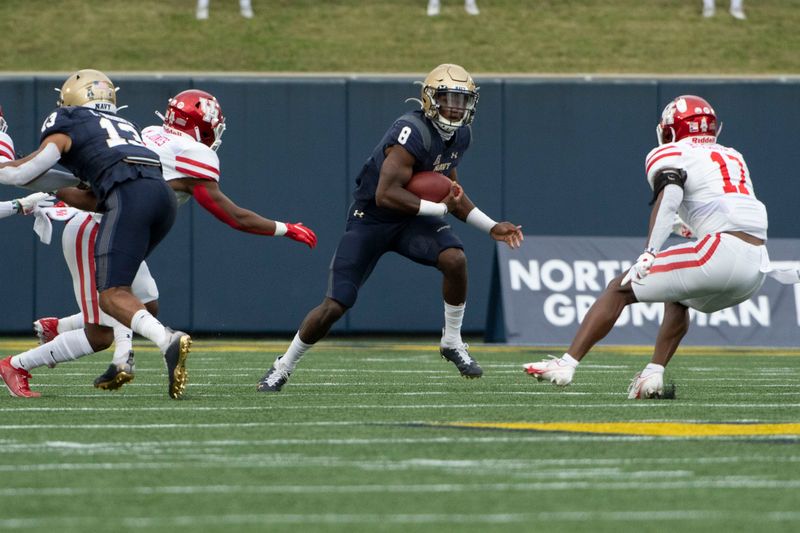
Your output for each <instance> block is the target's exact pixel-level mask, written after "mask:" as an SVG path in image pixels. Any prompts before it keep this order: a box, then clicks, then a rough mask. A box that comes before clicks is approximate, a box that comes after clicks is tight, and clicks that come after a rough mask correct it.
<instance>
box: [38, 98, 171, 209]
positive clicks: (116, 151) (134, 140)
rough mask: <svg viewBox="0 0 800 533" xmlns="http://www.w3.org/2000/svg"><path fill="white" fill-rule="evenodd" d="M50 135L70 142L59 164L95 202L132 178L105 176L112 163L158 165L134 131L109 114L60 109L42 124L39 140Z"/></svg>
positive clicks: (127, 174) (127, 175) (115, 174)
mask: <svg viewBox="0 0 800 533" xmlns="http://www.w3.org/2000/svg"><path fill="white" fill-rule="evenodd" d="M54 133H63V134H65V135H67V136H69V138H70V139H72V147H71V148H70V149H69V151H68V152H67V153H65V154H62V155H61V160H60V161H59V163H60V164H61V165H63V166H64V167H65V168H67V169H68V170H69V171H70V172H72V173H73V174H75V175H76V176H77V177H79V178H80V179H82V180H83V181H86V182H88V183H89V184H90V185H91V186H92V190H93V191H94V193H95V195H96V196H97V198H98V200H103V199H104V198H105V197H106V195H107V193H108V191H109V190H110V189H111V188H112V187H113V186H114V185H115V184H117V183H119V182H122V181H126V180H128V179H132V177H133V176H135V175H136V173H132V172H127V171H123V172H107V170H108V169H109V168H111V167H112V166H114V165H115V164H116V163H119V162H120V161H125V162H127V163H131V164H145V165H148V166H152V165H156V166H157V165H160V162H159V159H158V155H157V154H155V153H154V152H153V151H151V150H150V149H148V148H146V147H145V146H144V143H143V142H142V139H141V137H140V135H139V130H138V128H137V127H136V126H134V125H133V124H132V123H131V122H129V121H127V120H125V119H124V118H120V117H118V116H117V115H115V114H113V113H106V112H103V111H97V110H94V109H91V108H88V107H60V108H58V109H56V110H55V111H53V112H52V113H51V114H50V116H49V117H47V119H46V120H45V121H44V124H42V136H41V139H42V140H44V139H45V137H47V136H48V135H52V134H54ZM145 174H146V176H143V177H152V174H153V173H152V172H146V173H145ZM134 179H135V178H134Z"/></svg>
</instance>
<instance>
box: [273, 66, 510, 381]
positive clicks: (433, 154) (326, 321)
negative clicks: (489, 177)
mask: <svg viewBox="0 0 800 533" xmlns="http://www.w3.org/2000/svg"><path fill="white" fill-rule="evenodd" d="M477 102H478V89H477V87H476V86H475V83H474V82H473V81H472V77H471V76H470V75H469V73H468V72H467V71H466V70H464V69H463V68H462V67H460V66H458V65H452V64H444V65H440V66H438V67H436V68H435V69H434V70H433V71H431V73H430V74H428V76H427V78H426V79H425V81H424V82H423V84H422V99H421V102H420V103H421V104H422V109H419V110H416V111H412V112H409V113H406V114H404V115H402V116H401V117H400V118H398V119H397V120H396V121H395V122H394V124H392V126H391V127H390V128H389V130H388V131H387V132H386V134H385V135H384V136H383V139H381V141H380V142H379V143H378V145H377V146H376V147H375V149H374V151H373V152H372V155H371V156H370V158H369V159H368V160H367V162H366V163H365V164H364V166H363V168H362V169H361V171H360V173H359V174H358V177H357V179H356V190H355V192H354V194H353V197H354V202H353V204H352V206H351V207H350V211H349V215H348V218H347V225H346V228H345V233H344V235H343V236H342V238H341V240H340V241H339V245H338V247H337V249H336V253H335V255H334V257H333V261H332V262H331V272H330V276H329V284H328V291H327V294H326V295H325V298H324V299H323V301H322V303H321V304H320V305H318V306H317V307H315V308H314V309H312V310H311V311H310V312H309V313H308V315H306V317H305V319H304V320H303V323H302V324H301V325H300V330H299V331H298V332H297V334H296V335H295V337H294V340H293V341H292V343H291V345H290V346H289V348H288V349H287V350H286V353H284V354H283V355H282V356H280V357H278V358H277V359H276V360H275V362H274V363H273V365H272V367H271V368H270V369H269V370H268V371H267V373H266V374H265V375H264V377H263V378H261V381H259V383H258V387H257V390H259V391H262V392H277V391H279V390H281V387H283V385H285V384H286V382H287V380H288V379H289V375H290V374H291V373H292V372H293V371H294V368H295V366H296V365H297V362H298V360H299V359H300V357H302V355H303V354H304V353H305V352H306V351H307V350H308V349H309V348H310V347H311V346H313V345H314V344H315V343H316V342H317V341H319V340H320V339H322V338H323V337H324V336H325V335H326V334H327V333H328V331H329V330H330V328H331V326H332V325H333V324H334V323H335V322H336V321H337V320H338V319H339V318H341V317H342V315H344V313H345V312H346V311H347V310H348V309H349V308H350V307H352V306H353V304H355V301H356V297H357V296H358V291H359V289H360V288H361V286H362V285H363V284H364V282H365V281H366V280H367V278H368V277H369V275H370V274H371V273H372V270H373V269H374V268H375V265H376V264H377V262H378V260H379V259H380V258H381V256H383V254H385V253H386V252H396V253H398V254H400V255H403V256H405V257H407V258H408V259H411V260H412V261H414V262H417V263H420V264H423V265H428V266H433V267H436V268H437V269H439V270H440V271H441V272H442V275H443V276H444V280H443V288H442V293H443V297H444V308H445V313H444V315H445V316H444V319H445V320H444V322H445V327H444V330H443V335H442V340H441V345H440V353H441V355H442V357H444V358H445V359H447V360H448V361H451V362H452V363H453V364H455V365H456V367H457V368H458V370H459V372H460V373H461V375H462V376H464V377H467V378H479V377H481V375H482V374H483V370H482V369H481V367H480V366H479V365H478V363H477V362H476V361H475V360H474V359H473V358H472V357H471V356H470V354H469V352H468V350H467V345H466V344H465V343H464V342H463V341H462V340H461V324H462V321H463V317H464V306H465V302H466V298H467V264H466V257H465V255H464V250H463V245H462V244H461V240H460V239H459V238H458V236H456V234H455V233H454V232H453V231H452V229H451V228H450V225H449V224H448V222H447V221H446V220H444V218H443V217H444V215H446V214H447V213H452V214H453V215H454V216H455V217H456V218H458V219H460V220H462V221H465V222H467V223H468V224H470V225H472V226H475V227H477V228H479V229H481V230H483V231H485V232H486V233H488V234H489V235H491V237H492V238H493V239H495V240H497V241H505V242H506V243H507V244H508V245H509V246H510V247H511V248H517V247H518V246H519V245H520V244H521V242H522V239H523V237H522V231H521V229H520V226H516V225H514V224H512V223H510V222H499V223H498V222H495V221H494V220H492V219H491V218H489V217H488V216H487V215H485V214H484V213H483V212H481V210H480V209H478V208H477V207H475V204H473V203H472V201H470V199H469V197H468V196H467V195H466V194H465V193H464V191H463V189H462V188H461V186H460V185H458V183H457V182H458V173H457V169H456V167H457V166H458V164H459V162H460V161H461V159H462V156H463V154H464V152H466V150H467V149H468V148H469V145H470V142H471V140H472V131H471V129H470V123H471V122H472V119H473V118H474V115H475V106H476V104H477ZM423 171H436V172H440V173H442V174H445V175H446V176H448V177H449V178H450V179H451V180H452V181H453V184H452V186H451V190H450V193H449V194H448V196H447V197H446V198H445V199H444V200H442V201H441V202H430V201H427V200H421V199H420V198H418V197H417V196H415V195H414V194H412V193H411V192H409V191H408V190H406V189H405V188H404V186H405V185H406V184H407V183H408V181H409V180H410V179H411V176H412V175H413V174H416V173H418V172H423Z"/></svg>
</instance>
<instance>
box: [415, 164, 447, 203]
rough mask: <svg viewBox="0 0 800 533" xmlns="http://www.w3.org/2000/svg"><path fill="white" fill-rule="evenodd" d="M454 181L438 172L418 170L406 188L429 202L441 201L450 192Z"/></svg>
mask: <svg viewBox="0 0 800 533" xmlns="http://www.w3.org/2000/svg"><path fill="white" fill-rule="evenodd" d="M452 185H453V181H452V180H451V179H450V178H448V177H447V176H445V175H444V174H439V173H438V172H431V171H425V172H417V173H416V174H414V175H413V176H411V179H410V180H409V181H408V183H407V184H406V190H407V191H409V192H411V193H414V194H415V195H417V196H419V197H420V198H422V199H423V200H428V201H429V202H441V201H442V200H444V199H445V198H446V197H447V195H448V194H449V193H450V187H451V186H452Z"/></svg>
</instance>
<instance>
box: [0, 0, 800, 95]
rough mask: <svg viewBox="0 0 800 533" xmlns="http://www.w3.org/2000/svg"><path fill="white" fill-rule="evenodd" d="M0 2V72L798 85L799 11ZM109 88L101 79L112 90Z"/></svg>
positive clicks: (723, 0) (541, 3) (518, 1)
mask: <svg viewBox="0 0 800 533" xmlns="http://www.w3.org/2000/svg"><path fill="white" fill-rule="evenodd" d="M252 3H253V9H254V10H255V14H256V16H255V18H253V19H251V20H245V19H243V18H242V17H241V16H239V9H238V7H239V6H238V3H237V2H236V1H235V0H212V2H211V17H210V18H209V20H206V21H198V20H196V19H195V16H194V15H195V6H196V1H195V0H169V1H165V0H136V1H131V0H59V1H58V2H53V1H52V0H3V1H2V2H0V35H2V36H3V43H4V49H3V53H2V54H0V71H26V72H30V71H40V70H45V71H59V72H71V71H74V70H77V69H80V68H89V67H91V68H97V69H100V70H103V71H108V72H109V73H115V72H120V71H147V72H152V71H167V72H173V71H179V72H187V71H189V72H209V71H223V72H232V71H248V72H292V73H298V72H377V73H392V74H393V73H398V72H407V73H422V72H428V71H430V69H431V68H433V67H434V66H435V65H438V64H440V63H445V62H451V63H459V64H462V65H463V66H464V67H466V68H467V70H469V71H470V72H472V73H474V74H481V73H499V74H507V73H558V74H602V73H612V74H615V73H635V74H644V75H651V74H659V75H664V74H666V75H670V74H684V73H690V74H696V75H704V76H705V75H719V74H726V75H737V76H741V75H752V74H770V75H775V74H788V75H797V74H800V54H798V50H800V31H798V28H799V27H800V0H758V1H750V0H748V1H747V2H745V10H746V12H747V16H748V20H746V21H739V20H735V19H733V18H732V17H731V16H730V15H728V13H727V6H728V0H717V4H718V7H717V11H718V13H717V16H716V17H714V18H713V19H704V18H702V17H701V15H700V12H701V9H702V2H701V0H613V1H609V0H478V5H479V6H480V8H481V14H480V15H479V16H477V17H471V16H469V15H466V14H465V13H464V9H463V1H462V0H443V2H442V15H441V16H439V17H427V16H426V15H425V6H426V5H427V0H252ZM112 79H113V78H112Z"/></svg>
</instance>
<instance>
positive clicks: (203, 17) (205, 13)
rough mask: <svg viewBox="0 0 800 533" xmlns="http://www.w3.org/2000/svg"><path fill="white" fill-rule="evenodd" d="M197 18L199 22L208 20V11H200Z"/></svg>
mask: <svg viewBox="0 0 800 533" xmlns="http://www.w3.org/2000/svg"><path fill="white" fill-rule="evenodd" d="M195 16H196V17H197V20H208V9H202V8H201V9H198V10H197V13H196V14H195Z"/></svg>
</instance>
